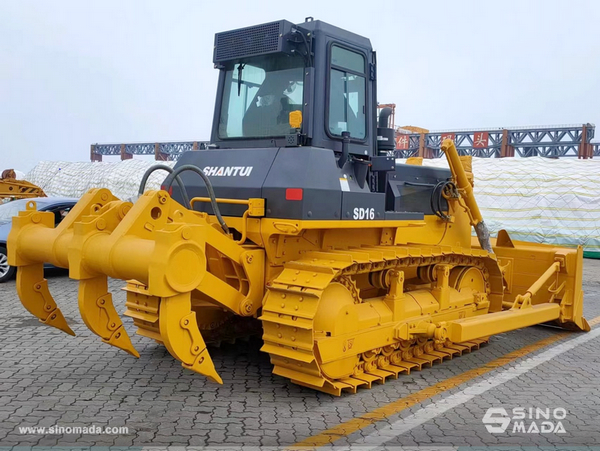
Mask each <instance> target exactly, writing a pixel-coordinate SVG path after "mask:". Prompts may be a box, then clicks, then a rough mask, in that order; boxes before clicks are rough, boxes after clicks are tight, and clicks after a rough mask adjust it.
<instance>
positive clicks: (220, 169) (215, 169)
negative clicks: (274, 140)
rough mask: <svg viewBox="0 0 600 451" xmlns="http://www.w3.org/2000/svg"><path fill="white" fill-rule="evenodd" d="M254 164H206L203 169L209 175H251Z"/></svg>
mask: <svg viewBox="0 0 600 451" xmlns="http://www.w3.org/2000/svg"><path fill="white" fill-rule="evenodd" d="M253 167H254V166H206V167H205V168H204V169H203V171H204V173H205V174H206V175H208V176H209V177H250V173H251V172H252V168H253Z"/></svg>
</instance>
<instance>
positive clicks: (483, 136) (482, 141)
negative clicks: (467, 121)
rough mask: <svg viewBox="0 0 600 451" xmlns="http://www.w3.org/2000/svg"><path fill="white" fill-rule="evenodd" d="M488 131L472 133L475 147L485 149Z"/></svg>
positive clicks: (487, 142) (487, 141)
mask: <svg viewBox="0 0 600 451" xmlns="http://www.w3.org/2000/svg"><path fill="white" fill-rule="evenodd" d="M489 137H490V135H489V133H488V132H475V133H473V147H475V148H476V149H485V148H486V147H488V144H489Z"/></svg>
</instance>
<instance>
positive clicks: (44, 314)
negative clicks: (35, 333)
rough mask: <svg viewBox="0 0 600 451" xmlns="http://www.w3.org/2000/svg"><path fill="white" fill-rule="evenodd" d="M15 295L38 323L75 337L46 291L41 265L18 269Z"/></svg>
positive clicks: (46, 286)
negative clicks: (16, 294) (37, 319)
mask: <svg viewBox="0 0 600 451" xmlns="http://www.w3.org/2000/svg"><path fill="white" fill-rule="evenodd" d="M17 293H18V295H19V298H20V299H21V303H22V304H23V306H24V307H25V308H26V309H27V310H28V311H29V312H30V313H31V314H32V315H34V316H35V317H37V318H39V320H40V322H42V323H44V324H47V325H49V326H52V327H56V328H57V329H60V330H62V331H63V332H66V333H68V334H69V335H75V332H73V330H72V329H71V328H70V327H69V325H68V324H67V321H66V320H65V317H64V316H63V314H62V312H61V311H60V309H59V308H58V307H57V305H56V302H54V299H53V298H52V295H51V294H50V291H49V290H48V281H47V280H46V279H44V264H43V263H35V264H33V265H28V266H21V267H20V268H19V270H18V271H17Z"/></svg>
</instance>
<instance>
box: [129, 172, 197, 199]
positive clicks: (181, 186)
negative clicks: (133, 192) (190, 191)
mask: <svg viewBox="0 0 600 451" xmlns="http://www.w3.org/2000/svg"><path fill="white" fill-rule="evenodd" d="M159 169H162V170H163V171H167V172H168V173H169V174H172V173H173V168H172V167H170V166H167V165H166V164H155V165H154V166H152V167H150V168H148V170H147V171H146V172H144V175H143V176H142V180H141V182H140V189H139V190H138V194H139V195H140V196H141V195H142V194H144V191H145V190H146V183H148V179H149V178H150V175H151V174H152V173H153V172H154V171H158V170H159ZM175 181H176V182H177V185H178V186H179V190H180V191H181V197H182V199H183V203H184V207H185V208H189V209H191V208H192V207H191V205H190V198H189V197H188V195H187V190H186V189H185V185H184V184H183V180H181V177H179V176H176V177H175Z"/></svg>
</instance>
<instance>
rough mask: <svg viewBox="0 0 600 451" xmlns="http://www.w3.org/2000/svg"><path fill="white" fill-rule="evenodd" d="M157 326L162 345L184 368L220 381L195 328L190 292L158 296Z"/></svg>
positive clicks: (196, 326)
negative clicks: (160, 297) (164, 296)
mask: <svg viewBox="0 0 600 451" xmlns="http://www.w3.org/2000/svg"><path fill="white" fill-rule="evenodd" d="M159 327H160V335H161V336H162V339H163V341H164V344H165V346H166V347H167V349H168V350H169V352H170V353H171V355H172V356H173V357H175V358H176V359H178V360H180V361H181V362H182V364H183V367H184V368H187V369H189V370H192V371H195V372H196V373H200V374H202V375H204V376H206V377H208V378H209V379H210V380H212V381H213V382H217V383H219V384H222V383H223V380H222V379H221V377H220V376H219V375H218V374H217V371H216V370H215V365H214V363H213V361H212V359H211V357H210V355H209V353H208V350H207V349H206V344H205V343H204V339H203V338H202V334H200V330H199V329H198V323H197V322H196V314H195V313H194V312H192V304H191V300H190V293H189V292H188V293H182V294H179V295H176V296H171V297H168V298H162V299H161V302H160V313H159Z"/></svg>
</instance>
